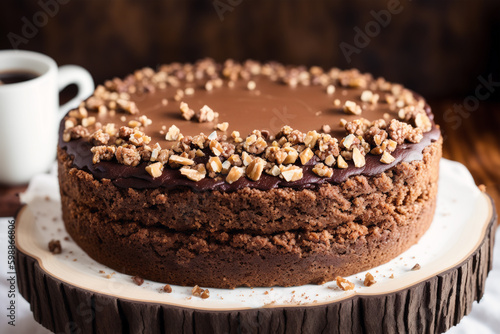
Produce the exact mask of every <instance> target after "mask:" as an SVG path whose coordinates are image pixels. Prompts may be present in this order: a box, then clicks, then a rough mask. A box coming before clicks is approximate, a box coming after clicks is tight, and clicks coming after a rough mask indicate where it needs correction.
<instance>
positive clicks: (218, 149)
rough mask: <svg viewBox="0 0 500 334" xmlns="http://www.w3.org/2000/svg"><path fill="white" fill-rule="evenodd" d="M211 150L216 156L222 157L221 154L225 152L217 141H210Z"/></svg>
mask: <svg viewBox="0 0 500 334" xmlns="http://www.w3.org/2000/svg"><path fill="white" fill-rule="evenodd" d="M210 149H211V150H212V152H213V154H215V155H216V156H219V155H221V153H222V152H223V151H224V150H223V148H222V145H221V144H220V143H219V142H218V141H217V140H215V139H212V140H210Z"/></svg>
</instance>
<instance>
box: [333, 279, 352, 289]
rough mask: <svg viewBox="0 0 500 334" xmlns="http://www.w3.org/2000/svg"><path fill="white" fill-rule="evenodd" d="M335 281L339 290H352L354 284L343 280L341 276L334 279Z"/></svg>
mask: <svg viewBox="0 0 500 334" xmlns="http://www.w3.org/2000/svg"><path fill="white" fill-rule="evenodd" d="M335 280H336V281H337V286H338V287H339V288H341V289H342V290H344V291H348V290H354V283H352V282H349V281H348V280H346V279H345V278H343V277H341V276H337V277H336V278H335Z"/></svg>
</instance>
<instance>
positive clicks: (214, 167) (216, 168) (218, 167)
mask: <svg viewBox="0 0 500 334" xmlns="http://www.w3.org/2000/svg"><path fill="white" fill-rule="evenodd" d="M207 169H208V171H209V172H213V173H220V172H221V171H222V162H221V161H220V159H219V157H210V159H208V162H207Z"/></svg>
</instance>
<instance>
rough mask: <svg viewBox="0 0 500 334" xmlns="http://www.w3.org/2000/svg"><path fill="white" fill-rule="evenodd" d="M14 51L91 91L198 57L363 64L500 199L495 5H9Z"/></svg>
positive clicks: (253, 0)
mask: <svg viewBox="0 0 500 334" xmlns="http://www.w3.org/2000/svg"><path fill="white" fill-rule="evenodd" d="M11 48H18V49H25V50H33V51H38V52H42V53H45V54H47V55H49V56H51V57H53V58H54V59H55V60H56V61H57V62H58V64H59V65H64V64H78V65H81V66H83V67H85V68H87V69H88V70H89V71H90V72H91V73H92V75H93V76H94V79H95V81H96V83H102V82H103V81H104V80H106V79H108V78H112V77H114V76H124V75H126V74H128V73H130V72H131V71H133V70H134V69H137V68H140V67H143V66H152V67H155V66H156V65H158V64H161V63H167V62H172V61H181V62H187V61H194V60H196V59H199V58H202V57H212V58H215V59H216V60H218V61H223V60H225V59H227V58H233V59H236V60H244V59H247V58H252V59H256V60H261V61H267V60H277V61H280V62H283V63H286V64H305V65H319V66H322V67H325V68H329V67H333V66H337V67H340V68H343V69H345V68H351V67H357V68H359V69H361V70H362V71H368V72H371V73H373V74H374V75H375V76H384V77H385V78H386V79H388V80H390V81H395V82H400V83H403V84H404V85H406V86H407V87H409V88H411V89H413V90H415V91H417V92H419V93H421V94H422V95H423V96H424V97H426V98H427V99H428V100H429V102H430V104H431V106H432V107H433V110H434V112H435V114H436V120H437V122H438V123H439V124H440V125H441V126H442V130H443V134H444V137H445V144H444V148H445V157H448V158H451V159H454V160H458V161H461V162H463V163H465V164H466V165H467V166H468V167H469V169H470V170H471V171H472V173H473V175H474V177H475V179H476V182H477V183H478V184H479V183H484V184H486V185H487V186H488V187H489V188H488V190H489V192H490V193H491V194H493V195H494V196H497V195H498V194H499V191H500V185H499V182H500V181H499V180H500V153H499V152H500V136H499V135H498V132H499V131H500V116H499V113H498V107H499V106H500V104H499V101H500V61H499V60H500V1H495V0H474V1H472V0H470V1H468V0H462V1H460V0H456V1H447V0H441V1H431V0H422V1H416V0H413V1H410V0H388V1H387V0H372V1H363V0H349V1H326V0H313V1H308V0H198V1H186V0H184V1H181V0H146V1H137V0H136V1H133V0H30V1H28V0H2V1H1V3H0V49H11ZM69 91H70V92H71V89H70V90H69ZM66 94H68V92H66ZM499 199H500V198H499ZM498 201H499V200H497V202H498Z"/></svg>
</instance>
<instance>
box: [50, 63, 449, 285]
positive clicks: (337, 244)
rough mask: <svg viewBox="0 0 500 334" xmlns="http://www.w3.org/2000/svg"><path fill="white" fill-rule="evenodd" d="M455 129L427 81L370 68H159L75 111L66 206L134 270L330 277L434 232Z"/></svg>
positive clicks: (385, 257) (169, 277)
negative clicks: (430, 101)
mask: <svg viewBox="0 0 500 334" xmlns="http://www.w3.org/2000/svg"><path fill="white" fill-rule="evenodd" d="M441 144H442V139H441V135H440V130H439V127H437V126H436V125H435V124H434V122H433V115H432V113H431V110H430V107H429V106H428V105H427V104H426V102H425V100H424V99H423V98H422V97H421V96H419V95H417V94H416V93H414V92H412V91H410V90H408V89H406V88H404V87H403V86H401V85H399V84H393V83H390V82H388V81H386V80H384V79H383V78H377V79H375V78H373V77H372V76H371V75H370V74H365V73H360V72H359V71H357V70H345V71H342V70H339V69H337V68H332V69H330V70H327V71H325V70H323V69H321V68H319V67H311V68H306V67H294V66H283V65H281V64H279V63H265V64H263V63H258V62H254V61H246V62H244V63H237V62H234V61H231V60H228V61H226V62H225V63H223V64H218V63H215V62H214V61H212V60H208V59H206V60H201V61H198V62H196V63H194V64H180V63H172V64H168V65H163V66H160V67H158V69H157V70H153V69H151V68H144V69H142V70H138V71H136V72H134V73H133V74H131V75H129V76H127V77H126V78H124V79H118V78H115V79H113V80H110V81H107V82H105V84H104V85H102V86H98V87H97V89H96V90H95V93H94V94H93V95H92V96H91V97H90V98H88V99H87V100H86V101H85V102H83V103H82V104H81V105H80V107H79V108H78V109H75V110H72V111H70V112H69V113H68V115H67V116H66V117H65V118H64V120H63V121H62V122H61V126H60V136H59V146H58V162H59V182H60V189H61V201H62V212H63V220H64V223H65V226H66V229H67V231H68V233H69V234H70V235H71V236H72V238H73V239H74V241H75V242H76V243H78V245H79V246H80V247H81V248H82V249H83V250H84V251H85V252H87V253H88V255H90V256H91V257H92V258H94V259H95V260H96V261H98V262H100V263H102V264H105V265H107V266H109V267H111V268H113V269H115V270H118V271H120V272H123V273H127V274H130V275H133V276H138V277H141V278H145V279H151V280H154V281H159V282H165V283H168V284H177V285H191V286H194V285H199V286H205V287H218V288H234V287H237V286H274V285H278V286H293V285H302V284H308V283H317V284H319V283H323V282H326V281H330V280H333V279H335V278H336V277H337V276H347V275H351V274H355V273H357V272H360V271H363V270H366V269H369V268H372V267H375V266H378V265H380V264H382V263H385V262H387V261H389V260H391V259H392V258H394V257H396V256H398V255H399V254H400V253H402V252H403V251H405V250H406V249H408V248H409V247H410V246H411V245H413V244H415V243H416V242H417V241H418V240H419V238H420V237H421V236H422V235H423V234H424V232H425V231H426V230H427V228H428V227H429V225H430V224H431V221H432V219H433V215H434V210H435V206H436V192H437V180H438V169H439V159H440V157H441Z"/></svg>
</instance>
